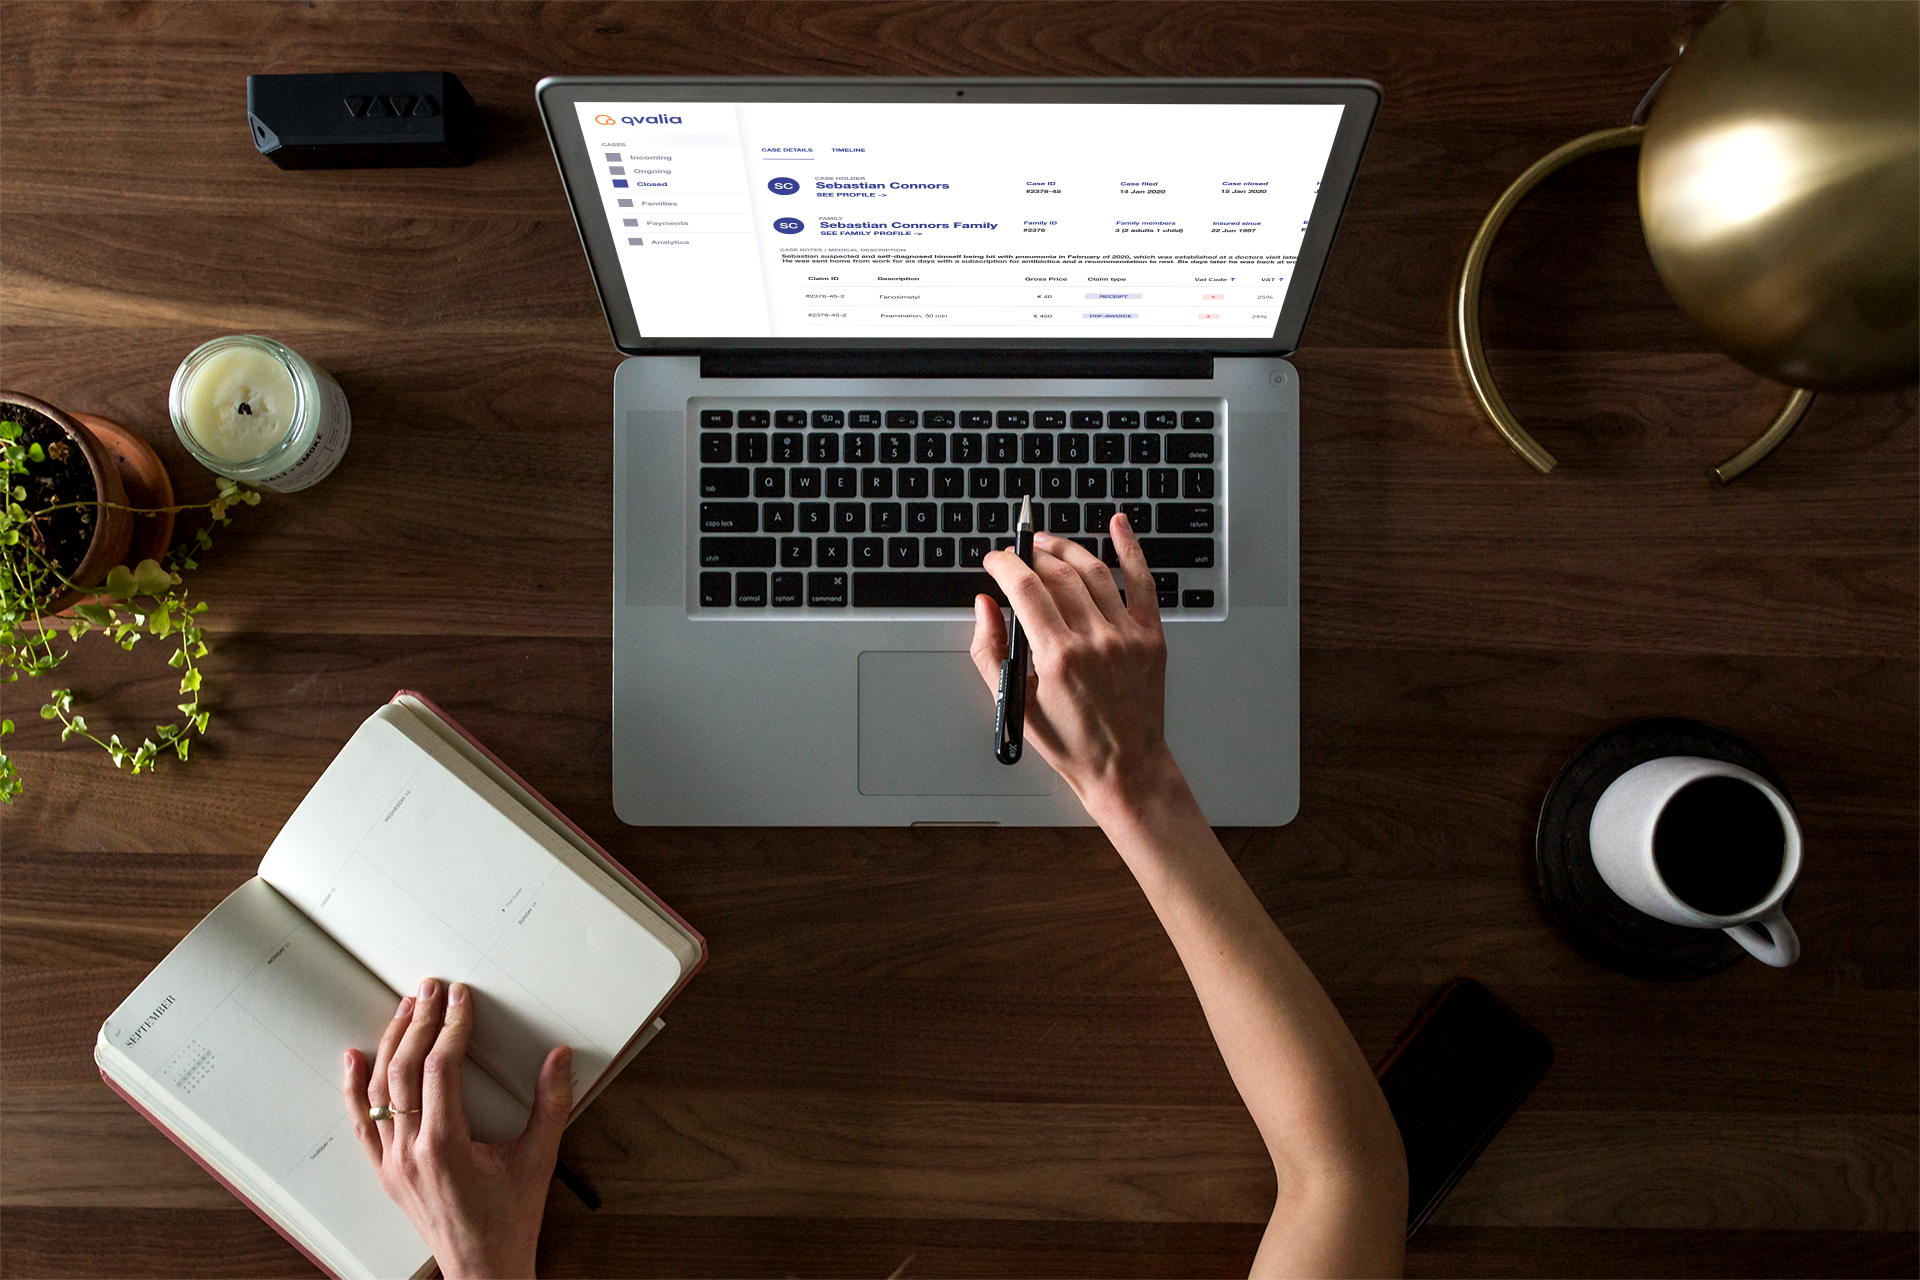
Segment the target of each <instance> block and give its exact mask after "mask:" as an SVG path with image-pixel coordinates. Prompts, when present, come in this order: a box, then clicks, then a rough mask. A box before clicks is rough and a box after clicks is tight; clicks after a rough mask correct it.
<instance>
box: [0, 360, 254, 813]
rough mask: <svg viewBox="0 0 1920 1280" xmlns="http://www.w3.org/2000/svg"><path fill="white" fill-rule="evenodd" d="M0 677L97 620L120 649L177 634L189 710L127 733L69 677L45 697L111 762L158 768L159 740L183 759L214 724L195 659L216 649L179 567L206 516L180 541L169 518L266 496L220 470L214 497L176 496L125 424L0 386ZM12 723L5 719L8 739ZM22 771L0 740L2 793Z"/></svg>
mask: <svg viewBox="0 0 1920 1280" xmlns="http://www.w3.org/2000/svg"><path fill="white" fill-rule="evenodd" d="M0 490H4V509H0V683H11V682H13V681H16V680H18V679H20V677H21V676H28V677H39V676H46V675H49V674H50V673H51V672H53V671H54V670H55V669H56V668H58V667H59V666H60V664H61V663H62V662H63V661H65V660H66V657H67V654H68V652H69V648H68V646H69V645H70V644H71V642H73V641H75V640H78V639H79V638H80V637H82V636H84V635H85V634H86V633H87V632H89V631H93V630H97V631H99V632H101V633H102V634H103V635H106V636H108V637H109V638H111V639H112V640H113V642H114V643H116V644H118V645H119V646H120V647H121V648H122V649H126V650H131V649H133V648H134V646H135V645H136V644H138V643H139V641H140V640H141V638H142V637H143V636H152V637H154V638H155V639H157V640H165V641H168V642H169V644H170V645H171V646H172V651H171V652H170V653H169V655H168V658H167V662H168V665H170V666H172V667H174V668H175V669H177V670H178V671H179V672H180V693H181V694H182V695H183V696H184V697H185V699H186V700H185V701H183V702H181V703H179V704H178V707H179V711H180V715H181V717H182V718H181V719H180V720H178V721H176V722H173V723H171V724H163V725H158V726H156V727H155V728H154V731H153V734H152V736H150V737H146V738H144V739H143V740H142V741H141V742H140V743H138V744H137V745H129V744H128V743H126V742H125V741H123V740H122V739H121V737H120V735H119V734H118V733H113V732H108V734H107V736H106V737H104V738H103V737H101V736H100V735H99V734H98V733H96V732H95V731H94V730H92V729H91V728H89V727H88V725H87V721H86V717H85V716H84V715H82V714H81V713H80V712H79V711H78V710H76V709H75V702H74V696H73V690H71V689H54V690H52V691H51V692H49V693H48V695H47V701H46V703H45V704H44V705H43V706H42V707H41V708H40V716H41V718H42V719H44V720H58V721H60V724H61V735H60V736H61V739H62V741H65V740H66V739H68V738H71V737H73V736H74V735H75V734H78V735H79V736H81V737H83V738H85V739H87V740H88V741H90V742H93V743H95V744H96V745H98V746H99V747H100V748H101V749H102V750H104V751H105V752H106V753H107V754H108V755H109V756H111V757H112V759H113V762H114V765H115V767H122V768H123V767H129V766H130V767H131V768H132V770H133V772H134V773H141V772H143V771H145V770H147V769H151V768H152V767H153V766H154V764H155V763H156V761H157V760H158V759H159V756H160V753H161V752H162V751H169V750H170V751H172V752H173V753H174V754H175V755H176V756H177V757H179V758H180V759H182V760H185V759H186V758H187V754H188V744H189V741H190V740H191V738H193V737H195V736H198V735H203V734H205V733H206V731H207V724H208V722H209V720H210V718H211V717H210V715H209V713H208V712H207V710H206V709H205V708H204V707H203V706H202V698H201V679H200V668H199V661H200V659H201V658H204V657H205V656H206V655H207V644H206V637H205V632H204V630H203V628H202V627H201V625H200V621H199V619H200V616H201V615H202V614H204V613H205V612H206V608H207V606H206V603H205V602H204V601H196V600H192V599H191V598H190V597H189V594H188V591H187V587H186V584H185V581H184V578H183V576H182V575H183V574H184V573H186V572H188V571H191V570H193V569H196V568H198V567H199V562H198V561H197V560H196V558H195V557H196V556H197V555H199V553H201V552H203V551H205V550H206V549H207V548H208V547H210V546H212V545H213V539H212V536H211V534H210V532H209V529H208V527H207V526H202V527H200V528H198V529H195V530H194V533H193V537H192V538H190V539H187V540H185V541H183V543H182V544H181V546H180V547H178V548H174V547H173V546H172V542H173V525H174V517H175V515H177V514H178V513H179V512H182V511H199V510H204V511H206V512H207V514H208V516H209V517H210V519H211V522H212V523H215V524H222V525H224V524H227V523H229V521H230V520H231V515H230V512H231V509H232V508H233V507H234V506H236V505H239V504H246V505H249V506H251V505H254V504H256V503H258V502H259V501H260V495H259V494H258V493H257V492H255V491H254V490H251V489H248V488H246V487H245V486H243V485H240V484H238V483H236V482H234V481H232V480H228V479H226V478H224V477H222V478H221V479H220V488H219V494H218V496H217V497H215V498H214V499H213V500H212V501H211V502H205V503H193V504H187V505H180V504H176V503H175V502H174V501H173V487H172V484H171V482H170V481H169V480H168V478H167V474H166V469H165V468H164V467H163V466H161V465H160V459H159V457H158V455H156V454H155V453H154V452H153V450H152V449H151V448H150V447H148V446H147V445H146V443H145V442H144V441H142V440H140V438H139V437H138V436H136V435H134V434H133V433H132V432H130V431H128V430H127V429H126V428H125V427H122V426H120V425H119V424H118V423H115V422H112V421H110V420H108V419H105V418H96V417H93V416H91V415H84V414H68V413H65V412H63V411H61V410H60V409H57V408H55V407H54V406H52V405H50V404H47V403H45V402H43V401H40V400H36V399H34V398H33V397H31V396H25V395H20V394H17V393H15V392H7V391H0ZM13 731H14V724H13V721H12V720H0V745H3V744H4V739H5V737H6V736H7V735H9V734H11V733H12V732H13ZM21 789H22V784H21V781H20V776H19V772H18V770H17V769H16V767H15V765H14V762H13V760H12V758H11V757H10V756H8V755H7V753H6V752H5V751H4V750H0V801H4V802H7V803H11V802H12V801H13V800H14V799H16V798H17V797H18V796H19V795H20V792H21Z"/></svg>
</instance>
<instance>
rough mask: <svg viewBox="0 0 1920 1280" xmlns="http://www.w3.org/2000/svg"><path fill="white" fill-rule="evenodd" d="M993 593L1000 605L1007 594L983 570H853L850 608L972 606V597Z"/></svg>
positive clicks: (958, 607)
mask: <svg viewBox="0 0 1920 1280" xmlns="http://www.w3.org/2000/svg"><path fill="white" fill-rule="evenodd" d="M983 593H984V594H986V595H989V596H992V597H993V598H994V599H995V600H997V601H999V602H1000V603H1001V604H1005V603H1006V602H1007V597H1006V595H1005V593H1004V592H1002V591H1001V590H1000V588H999V587H997V586H995V585H994V581H993V579H992V578H990V577H988V576H987V575H986V574H984V573H856V574H854V575H853V607H854V608H856V609H971V608H973V598H974V597H975V596H977V595H980V594H983Z"/></svg>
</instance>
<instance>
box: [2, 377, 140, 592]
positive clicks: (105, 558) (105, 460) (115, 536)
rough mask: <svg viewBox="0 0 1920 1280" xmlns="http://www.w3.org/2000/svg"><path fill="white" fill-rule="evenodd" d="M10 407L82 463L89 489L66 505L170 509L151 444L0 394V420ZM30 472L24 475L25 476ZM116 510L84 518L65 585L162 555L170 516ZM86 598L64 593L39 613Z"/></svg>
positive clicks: (90, 582)
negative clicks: (49, 428) (61, 441)
mask: <svg viewBox="0 0 1920 1280" xmlns="http://www.w3.org/2000/svg"><path fill="white" fill-rule="evenodd" d="M14 406H18V407H19V408H21V409H25V410H28V411H29V412H32V413H35V414H38V415H40V416H41V417H43V418H45V419H47V420H48V421H49V422H52V423H53V424H54V425H55V426H57V427H59V428H60V429H61V431H63V432H64V433H65V435H66V437H67V440H68V441H69V442H71V444H72V445H73V447H74V448H75V449H76V450H78V451H79V453H80V455H81V457H83V458H85V459H86V463H87V469H88V471H89V472H90V473H91V475H92V481H93V483H92V489H91V491H90V492H87V493H84V494H80V493H76V494H63V495H61V497H62V500H64V501H68V502H88V501H101V502H107V503H112V504H116V506H117V507H118V508H125V507H128V506H133V507H146V508H156V507H168V506H172V505H173V484H172V482H171V481H170V480H169V478H168V476H167V472H166V468H165V467H164V466H162V465H161V463H160V458H159V455H158V454H156V453H154V451H153V449H152V447H151V446H149V445H148V444H147V443H146V441H144V440H142V439H141V438H140V437H139V436H137V435H135V434H134V433H133V432H131V431H129V430H127V429H126V428H125V427H123V426H121V425H120V424H119V423H117V422H114V421H112V420H110V419H107V418H99V417H95V416H93V415H92V414H69V413H66V412H64V411H63V410H60V409H56V408H55V407H54V406H52V405H50V404H48V403H46V402H45V401H44V400H38V399H35V398H34V397H32V396H28V395H21V394H20V393H18V392H14V391H0V418H4V417H6V416H7V410H8V409H9V408H12V407H14ZM31 474H32V473H31V472H29V475H31ZM116 506H110V507H102V508H95V509H94V512H95V514H94V515H93V517H92V518H91V520H90V523H91V524H92V526H93V534H92V538H91V539H90V540H89V541H88V543H87V548H86V553H85V555H84V556H82V557H81V559H80V563H79V565H78V566H77V567H73V568H68V567H66V566H62V568H63V570H64V571H65V573H66V576H67V578H68V579H69V580H70V581H73V582H76V583H78V584H80V585H81V586H83V587H97V586H99V585H100V584H101V583H102V582H104V581H106V577H107V574H108V573H109V572H110V571H111V570H112V569H113V567H114V566H115V565H120V564H129V563H138V562H139V561H140V560H142V559H147V558H155V559H157V558H159V557H160V556H162V555H164V554H166V551H167V548H168V547H169V546H170V545H171V544H172V541H173V514H172V513H171V512H168V513H166V514H164V515H157V516H135V515H133V513H132V512H130V511H127V510H124V509H116ZM86 598H87V593H86V592H84V591H73V590H67V591H63V592H61V593H60V594H59V595H58V596H56V597H55V598H54V599H53V600H51V601H49V602H48V603H47V606H46V608H45V610H44V611H45V612H47V613H60V612H63V611H65V610H67V609H70V608H72V607H73V606H74V605H76V604H78V603H80V602H81V601H82V600H84V599H86Z"/></svg>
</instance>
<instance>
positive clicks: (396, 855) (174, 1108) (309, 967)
mask: <svg viewBox="0 0 1920 1280" xmlns="http://www.w3.org/2000/svg"><path fill="white" fill-rule="evenodd" d="M705 960H706V942H705V940H704V939H702V938H701V936H700V935H699V934H698V933H696V932H694V930H693V929H692V928H691V927H690V926H689V925H688V924H687V923H686V922H685V921H684V920H682V919H681V918H680V917H679V916H678V915H677V914H675V913H674V911H673V910H672V909H671V908H669V907H667V906H666V904H664V903H662V902H661V901H660V900H659V899H658V898H656V897H654V896H653V894H652V893H651V892H649V891H648V890H647V888H646V887H645V886H644V885H642V884H640V882H639V881H637V880H635V879H634V878H633V877H632V876H631V875H629V874H628V873H627V872H626V871H625V870H624V869H622V868H621V867H620V866H619V864H618V863H616V862H614V861H613V860H612V859H611V858H609V857H608V856H607V854H606V852H605V851H604V850H602V849H601V848H600V847H599V846H598V845H596V844H595V843H594V842H593V841H592V840H590V839H588V838H587V836H586V835H585V834H584V833H582V832H581V831H580V830H579V829H578V828H577V827H575V826H573V825H572V824H571V823H570V822H568V821H567V820H566V819H565V818H564V817H562V816H561V815H560V813H559V812H558V811H557V810H555V809H554V808H553V807H552V806H551V805H549V804H548V803H547V802H546V801H545V800H543V799H542V798H541V797H540V796H539V795H538V794H537V793H535V792H534V791H532V790H531V789H530V788H528V787H527V786H526V785H525V784H524V783H522V782H521V781H520V780H519V778H517V777H515V776H514V774H513V773H512V772H511V771H510V770H508V769H507V768H506V767H505V766H504V765H502V764H501V763H500V762H499V761H498V760H496V759H494V757H493V756H492V755H491V754H489V753H488V752H487V751H486V749H485V748H483V747H481V746H480V745H479V744H478V743H477V742H475V741H473V739H471V738H470V737H469V736H468V735H467V734H466V733H465V731H464V730H462V729H460V728H459V726H458V725H456V724H454V723H453V722H452V721H451V720H449V719H447V718H446V717H445V716H444V715H443V714H441V713H440V712H439V711H438V709H437V708H435V707H434V706H433V705H432V704H431V703H429V702H428V701H427V700H426V699H424V698H422V697H420V696H419V695H417V694H411V693H404V692H403V693H401V694H399V695H397V696H396V697H395V698H394V700H393V701H392V702H391V703H389V704H388V705H386V706H384V707H382V708H380V709H379V710H378V711H376V712H375V713H374V714H373V716H372V717H371V718H369V719H368V720H367V721H366V723H365V724H363V725H361V727H360V729H359V730H358V731H357V732H356V733H355V734H354V735H353V737H352V739H351V740H349V741H348V743H347V745H346V746H345V747H344V748H342V749H341V752H340V754H339V755H338V756H336V757H335V758H334V761H333V763H332V764H331V765H329V766H328V767H327V770H326V772H325V773H324V774H322V775H321V777H320V780H319V781H318V782H316V783H315V784H314V786H313V789H312V791H310V792H308V794H307V797H306V799H304V800H303V801H301V803H300V806H299V807H298V808H297V809H295V810H294V812H293V816H292V817H291V818H289V819H288V820H287V824H286V826H284V827H283V828H281V831H280V834H279V835H278V836H277V837H276V838H275V839H274V842H273V845H272V847H271V848H269V849H268V850H267V855H266V858H265V859H264V860H263V861H262V862H261V864H260V873H259V875H257V876H255V877H254V878H253V879H251V880H249V881H247V882H246V883H245V884H243V885H241V886H240V887H239V888H238V889H236V890H235V891H234V892H233V893H232V894H231V895H230V896H229V897H228V898H227V899H226V900H225V901H224V902H222V903H221V904H220V905H219V906H218V907H216V908H215V909H214V911H213V913H212V914H211V915H209V916H208V917H207V918H206V919H205V920H203V921H201V922H200V924H199V925H198V926H196V927H195V928H194V930H193V932H192V933H190V934H188V935H187V937H186V938H185V939H184V940H183V941H182V942H181V943H180V945H179V946H177V947H175V948H174V950H173V951H172V953H170V954H169V955H168V956H167V958H166V959H165V960H162V961H161V962H160V965H159V967H158V968H156V969H155V970H154V971H153V972H152V973H151V974H150V975H148V977H147V979H146V981H144V982H142V983H141V984H140V986H139V987H138V989H136V990H135V991H134V993H133V994H132V995H131V996H129V997H127V999H126V1000H125V1002H123V1003H122V1004H121V1005H120V1007H119V1008H118V1009H116V1010H114V1012H113V1015H112V1016H111V1017H109V1018H108V1019H107V1020H106V1022H105V1023H104V1024H103V1025H102V1026H101V1028H100V1034H99V1036H98V1038H97V1039H96V1041H95V1044H94V1060H95V1061H96V1062H97V1063H98V1064H99V1067H100V1073H101V1075H102V1076H103V1077H105V1079H106V1081H107V1083H108V1084H109V1085H111V1086H112V1087H113V1088H114V1089H115V1090H117V1091H118V1092H119V1093H120V1094H121V1095H122V1096H124V1097H125V1098H126V1099H127V1100H128V1101H129V1102H131V1103H132V1104H133V1105H134V1106H135V1107H137V1108H138V1109H139V1110H140V1111H141V1112H142V1113H143V1114H144V1115H146V1117H147V1118H148V1119H149V1120H151V1121H153V1123H154V1124H155V1125H157V1126H158V1127H159V1128H160V1129H161V1130H162V1131H164V1132H165V1133H167V1134H168V1136H170V1137H171V1138H173V1140H174V1141H175V1142H177V1143H178V1144H179V1145H180V1146H181V1147H183V1148H185V1149H186V1151H187V1152H188V1154H190V1155H192V1156H193V1157H194V1158H195V1159H196V1160H198V1161H199V1162H200V1163H201V1164H202V1165H204V1166H205V1167H206V1168H207V1169H208V1171H209V1172H211V1173H212V1174H213V1175H214V1176H215V1177H216V1178H218V1179H219V1180H220V1181H221V1182H222V1183H223V1184H225V1185H226V1186H227V1187H228V1189H230V1190H231V1191H233V1192H234V1194H236V1195H238V1196H239V1197H240V1198H241V1199H243V1200H245V1201H246V1202H247V1203H248V1204H250V1205H251V1206H252V1207H253V1208H254V1209H255V1210H256V1211H257V1212H258V1213H259V1214H260V1215H261V1216H262V1217H264V1218H266V1219H267V1221H268V1222H270V1223H272V1224H273V1225H274V1226H275V1227H276V1228H278V1229H279V1230H280V1232H281V1233H282V1234H283V1235H285V1236H286V1237H287V1238H288V1239H289V1240H291V1241H293V1243H294V1244H295V1245H296V1246H297V1247H299V1248H300V1249H301V1250H302V1251H303V1252H304V1253H306V1254H307V1256H308V1257H309V1258H311V1259H312V1260H313V1261H314V1263H315V1264H316V1265H318V1266H319V1267H321V1268H322V1269H323V1270H325V1271H327V1272H329V1273H331V1274H333V1275H337V1276H381V1277H387V1276H420V1275H426V1274H430V1273H431V1272H432V1271H433V1269H434V1261H433V1258H432V1256H431V1253H430V1251H429V1250H428V1248H427V1245H426V1243H425V1241H423V1240H422V1239H421V1238H420V1236H419V1235H418V1234H417V1233H416V1232H415V1231H414V1230H413V1228H412V1226H411V1225H410V1224H409V1223H408V1222H407V1220H406V1218H405V1217H404V1216H403V1215H402V1214H401V1213H400V1211H399V1209H398V1208H396V1207H395V1206H394V1205H393V1204H392V1202H390V1201H389V1200H388V1199H387V1197H386V1195H385V1193H384V1192H382V1191H381V1189H380V1183H379V1180H378V1178H377V1176H376V1175H375V1173H374V1171H373V1168H372V1165H371V1164H370V1163H369V1161H368V1160H367V1157H366V1155H365V1153H364V1152H362V1151H361V1150H360V1147H359V1144H358V1143H357V1142H356V1141H355V1139H354V1136H353V1131H352V1128H351V1125H350V1124H349V1122H348V1119H347V1115H346V1109H345V1106H344V1104H343V1103H342V1101H341V1097H340V1077H341V1053H342V1051H343V1050H345V1049H346V1048H348V1047H349V1046H354V1047H358V1048H360V1049H362V1050H364V1051H365V1052H366V1053H367V1054H368V1055H369V1056H371V1055H372V1053H373V1050H374V1048H375V1046H376V1044H377V1043H378V1041H379V1038H380V1033H381V1031H382V1030H383V1029H384V1028H385V1027H386V1025H387V1022H388V1020H389V1019H391V1018H392V1016H393V1010H394V1006H395V1005H396V1004H397V1003H398V1002H399V999H400V993H402V992H412V991H413V990H414V989H415V987H416V986H417V985H418V983H419V981H420V979H422V978H424V977H429V976H432V977H439V978H443V979H445V980H447V981H452V982H466V983H468V984H469V985H471V986H472V988H473V992H474V1013H475V1025H474V1037H473V1044H472V1048H471V1049H470V1051H469V1053H468V1058H467V1063H466V1068H465V1072H464V1080H465V1086H466V1109H467V1119H468V1122H469V1123H470V1124H471V1125H472V1128H473V1131H474V1135H475V1137H477V1138H479V1139H481V1140H483V1141H501V1140H505V1139H508V1138H512V1137H514V1136H516V1135H518V1134H519V1132H520V1131H521V1129H522V1128H524V1127H525V1125H526V1120H527V1114H528V1109H529V1107H530V1105H531V1103H532V1101H533V1097H534V1087H535V1081H536V1080H537V1079H538V1077H539V1072H540V1065H541V1063H542V1061H543V1060H544V1059H545V1057H546V1053H547V1050H548V1049H550V1048H551V1047H552V1046H554V1045H556V1044H568V1045H571V1046H573V1051H574V1055H573V1073H574V1096H575V1098H576V1099H577V1102H576V1103H575V1106H574V1115H575V1117H578V1116H579V1114H580V1112H581V1110H582V1109H583V1108H585V1107H586V1105H587V1104H588V1103H590V1102H591V1101H592V1100H593V1099H594V1098H595V1097H596V1096H597V1095H598V1094H599V1092H600V1091H601V1090H602V1089H604V1088H605V1087H606V1086H607V1084H608V1083H609V1082H610V1081H611V1080H612V1079H613V1078H614V1076H616V1075H618V1074H619V1072H620V1071H621V1070H622V1069H623V1068H624V1067H625V1066H626V1065H627V1064H628V1063H629V1062H631V1061H632V1060H633V1058H634V1055H636V1054H637V1053H639V1051H640V1050H641V1048H642V1047H643V1046H645V1044H646V1042H647V1041H648V1040H649V1039H651V1038H652V1037H653V1035H654V1034H655V1033H656V1032H658V1031H659V1030H660V1027H661V1025H662V1024H661V1023H660V1021H659V1018H658V1015H659V1012H660V1010H661V1009H662V1008H663V1007H664V1006H665V1005H666V1004H667V1002H668V1001H669V1000H671V999H672V998H673V996H674V995H675V994H676V993H677V992H678V991H679V989H680V988H681V986H682V985H684V984H685V982H686V981H687V979H688V978H689V977H691V976H692V975H693V973H694V972H695V971H696V970H698V969H699V967H700V966H701V965H702V964H703V963H704V962H705Z"/></svg>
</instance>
